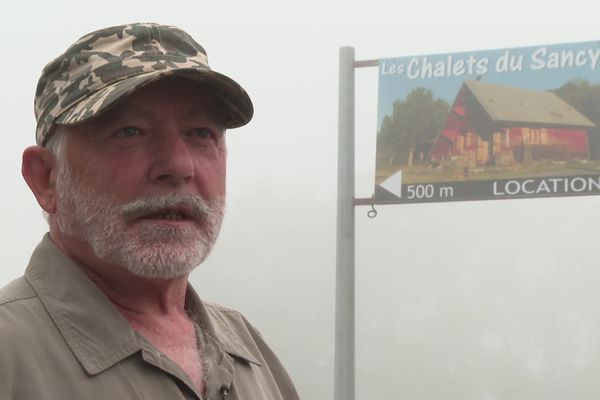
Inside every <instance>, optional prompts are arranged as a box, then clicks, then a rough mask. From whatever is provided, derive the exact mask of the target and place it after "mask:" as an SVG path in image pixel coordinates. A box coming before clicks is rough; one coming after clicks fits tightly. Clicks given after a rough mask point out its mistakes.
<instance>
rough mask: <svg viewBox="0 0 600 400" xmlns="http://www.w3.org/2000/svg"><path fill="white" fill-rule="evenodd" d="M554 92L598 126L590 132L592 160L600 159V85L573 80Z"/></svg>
mask: <svg viewBox="0 0 600 400" xmlns="http://www.w3.org/2000/svg"><path fill="white" fill-rule="evenodd" d="M553 92H554V93H555V94H556V95H557V96H558V97H560V98H561V99H563V100H564V101H566V102H567V103H569V104H570V105H571V106H572V107H573V108H574V109H576V110H577V111H579V112H580V113H582V114H583V115H585V116H586V117H587V118H589V119H590V120H591V121H592V122H593V123H594V124H596V127H595V128H592V129H591V130H590V136H589V146H590V158H591V159H592V160H598V159H600V85H592V84H590V83H589V82H588V81H587V80H572V81H569V82H567V83H565V84H564V85H562V86H561V87H560V88H558V89H556V90H553Z"/></svg>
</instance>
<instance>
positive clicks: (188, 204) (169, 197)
mask: <svg viewBox="0 0 600 400" xmlns="http://www.w3.org/2000/svg"><path fill="white" fill-rule="evenodd" d="M165 209H175V210H178V211H181V212H183V213H185V215H186V216H187V217H190V218H193V219H195V220H199V219H201V218H204V217H206V216H207V215H209V214H210V213H211V212H212V211H213V209H212V207H211V205H210V204H209V203H208V202H207V201H206V200H204V199H203V198H202V196H199V195H192V194H181V193H169V194H165V195H161V196H157V197H149V198H144V199H138V200H134V201H132V202H130V203H127V204H124V205H123V206H121V212H122V214H123V216H124V217H125V218H126V219H128V220H135V219H137V218H140V217H144V216H147V215H149V214H155V213H158V212H160V211H164V210H165Z"/></svg>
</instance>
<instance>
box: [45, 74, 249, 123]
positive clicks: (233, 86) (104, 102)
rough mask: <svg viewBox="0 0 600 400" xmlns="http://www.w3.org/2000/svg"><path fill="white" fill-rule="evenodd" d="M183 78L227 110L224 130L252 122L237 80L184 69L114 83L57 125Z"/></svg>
mask: <svg viewBox="0 0 600 400" xmlns="http://www.w3.org/2000/svg"><path fill="white" fill-rule="evenodd" d="M174 75H176V76H182V77H185V78H188V79H192V80H194V81H198V82H200V83H202V84H203V85H205V86H206V87H207V88H208V89H210V90H211V91H212V92H213V93H214V94H215V95H216V96H217V97H218V98H219V100H221V102H222V105H223V106H224V107H225V108H226V110H225V111H226V112H225V113H224V114H225V121H223V123H224V127H225V128H227V129H231V128H238V127H240V126H243V125H246V124H247V123H248V122H250V120H251V119H252V115H253V114H254V108H253V106H252V100H250V97H249V96H248V94H247V93H246V91H245V90H244V89H243V88H242V87H241V86H240V85H239V84H238V83H237V82H235V81H234V80H233V79H231V78H229V77H227V76H225V75H223V74H220V73H218V72H215V71H212V70H210V69H199V68H181V69H171V70H164V71H153V72H150V73H146V74H142V75H137V76H132V77H129V78H126V79H123V80H120V81H117V82H114V83H112V84H110V85H108V86H106V87H104V88H102V89H100V90H98V91H96V92H94V93H92V94H91V95H90V96H88V97H86V98H84V99H82V100H81V101H79V102H78V103H76V104H75V105H73V106H72V107H71V108H69V109H67V110H66V111H65V112H64V113H62V114H61V115H59V116H58V117H57V118H56V119H55V121H54V122H55V123H56V124H61V125H71V124H78V123H82V122H84V121H86V120H88V119H90V118H93V117H96V116H98V115H99V114H101V113H103V112H104V111H106V110H108V109H110V108H111V106H113V105H114V104H115V103H117V102H118V101H119V100H121V99H123V98H125V97H126V96H128V95H129V94H131V93H133V92H134V91H136V90H138V89H140V88H141V87H143V86H145V85H147V84H149V83H151V82H155V81H157V80H159V79H162V78H164V77H166V76H174Z"/></svg>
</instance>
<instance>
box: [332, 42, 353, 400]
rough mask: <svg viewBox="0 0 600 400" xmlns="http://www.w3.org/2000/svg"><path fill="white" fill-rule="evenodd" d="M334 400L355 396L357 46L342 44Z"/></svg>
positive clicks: (348, 399)
mask: <svg viewBox="0 0 600 400" xmlns="http://www.w3.org/2000/svg"><path fill="white" fill-rule="evenodd" d="M339 73H340V83H339V109H338V193H337V195H338V198H337V200H338V201H337V248H336V251H337V263H336V290H335V386H334V393H335V400H354V392H355V384H354V373H355V367H354V346H355V344H354V343H355V340H354V328H355V323H354V204H353V200H354V48H353V47H342V48H340V72H339Z"/></svg>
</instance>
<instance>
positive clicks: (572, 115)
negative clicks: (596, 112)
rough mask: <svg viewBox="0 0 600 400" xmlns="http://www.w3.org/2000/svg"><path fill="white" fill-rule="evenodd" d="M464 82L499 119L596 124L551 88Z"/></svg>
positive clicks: (570, 124) (564, 123) (536, 122)
mask: <svg viewBox="0 0 600 400" xmlns="http://www.w3.org/2000/svg"><path fill="white" fill-rule="evenodd" d="M464 84H465V86H466V87H467V88H468V89H469V90H470V91H471V93H473V96H474V97H475V99H477V101H478V102H479V103H480V104H481V105H482V107H483V108H484V109H485V111H486V112H487V113H488V115H489V116H490V118H491V119H492V120H493V121H496V122H509V123H515V122H517V123H524V122H525V123H535V124H552V125H560V126H572V127H586V128H589V127H595V126H596V125H595V124H594V123H593V122H592V121H590V120H589V119H588V118H586V117H585V116H584V115H582V114H581V113H580V112H579V111H577V110H575V109H574V108H573V107H571V106H570V105H569V104H568V103H567V102H565V101H564V100H562V99H561V98H560V97H558V96H557V95H556V94H554V93H552V92H539V91H534V90H528V89H523V88H519V87H514V86H503V85H496V84H492V83H488V82H481V81H465V83H464Z"/></svg>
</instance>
